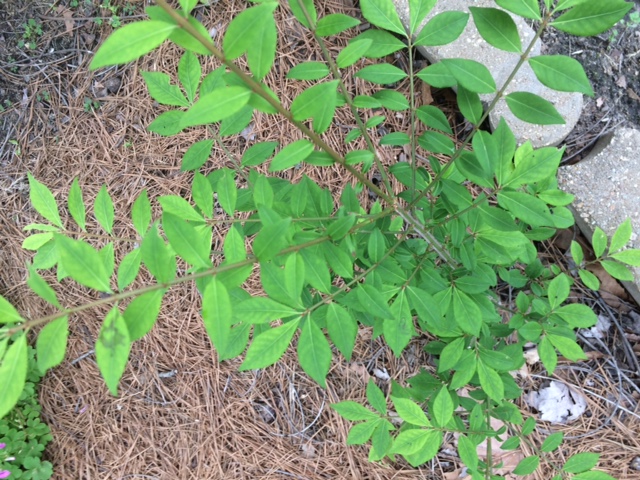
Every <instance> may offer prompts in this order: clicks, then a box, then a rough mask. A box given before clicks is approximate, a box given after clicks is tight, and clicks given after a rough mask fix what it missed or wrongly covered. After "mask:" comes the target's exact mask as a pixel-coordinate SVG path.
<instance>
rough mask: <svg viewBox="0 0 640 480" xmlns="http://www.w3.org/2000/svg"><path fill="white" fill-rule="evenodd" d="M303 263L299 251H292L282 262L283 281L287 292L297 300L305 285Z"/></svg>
mask: <svg viewBox="0 0 640 480" xmlns="http://www.w3.org/2000/svg"><path fill="white" fill-rule="evenodd" d="M305 271H306V269H305V265H304V260H303V258H302V256H301V255H300V253H299V252H294V253H292V254H291V255H289V257H288V258H287V261H286V262H285V264H284V281H285V287H286V289H287V293H288V294H289V296H290V297H291V298H293V299H296V300H299V299H300V296H301V295H302V289H303V287H304V285H305V283H306V282H305Z"/></svg>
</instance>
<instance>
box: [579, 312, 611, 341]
mask: <svg viewBox="0 0 640 480" xmlns="http://www.w3.org/2000/svg"><path fill="white" fill-rule="evenodd" d="M609 328H611V320H609V319H608V318H607V317H605V316H604V315H598V322H597V323H596V324H595V325H594V326H593V327H591V328H589V329H584V330H582V331H581V332H582V335H584V336H585V337H587V338H604V337H605V336H606V335H607V332H608V331H609Z"/></svg>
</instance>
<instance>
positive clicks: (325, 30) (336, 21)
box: [316, 13, 360, 37]
mask: <svg viewBox="0 0 640 480" xmlns="http://www.w3.org/2000/svg"><path fill="white" fill-rule="evenodd" d="M357 25H360V20H358V19H356V18H353V17H350V16H349V15H344V14H342V13H332V14H330V15H327V16H325V17H322V18H321V19H320V20H318V24H317V26H316V34H317V35H318V36H319V37H329V36H331V35H337V34H339V33H342V32H344V31H345V30H348V29H349V28H352V27H355V26H357Z"/></svg>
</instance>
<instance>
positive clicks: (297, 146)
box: [269, 139, 313, 172]
mask: <svg viewBox="0 0 640 480" xmlns="http://www.w3.org/2000/svg"><path fill="white" fill-rule="evenodd" d="M312 152H313V143H311V142H310V141H309V140H306V139H302V140H297V141H295V142H293V143H290V144H289V145H287V146H286V147H284V148H283V149H282V150H280V151H279V152H278V153H277V155H276V156H275V157H273V159H272V160H271V164H270V165H269V171H270V172H279V171H282V170H286V169H287V168H291V167H293V166H295V165H297V164H299V163H302V162H303V161H304V159H305V158H307V157H308V156H309V155H311V153H312Z"/></svg>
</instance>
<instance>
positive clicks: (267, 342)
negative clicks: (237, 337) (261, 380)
mask: <svg viewBox="0 0 640 480" xmlns="http://www.w3.org/2000/svg"><path fill="white" fill-rule="evenodd" d="M299 323H300V319H299V318H298V319H296V320H293V321H291V322H288V323H285V324H284V325H281V326H279V327H275V328H272V329H270V330H267V331H265V332H262V333H261V334H260V335H258V336H257V337H255V338H254V340H253V342H252V343H251V346H249V350H248V351H247V356H246V357H245V360H244V362H242V365H240V370H241V371H243V370H255V369H258V368H265V367H268V366H269V365H273V364H274V363H276V362H277V361H278V360H279V359H280V357H282V355H283V354H284V352H285V350H286V349H287V347H288V346H289V344H290V343H291V339H292V338H293V334H294V333H295V331H296V329H297V328H298V324H299Z"/></svg>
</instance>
